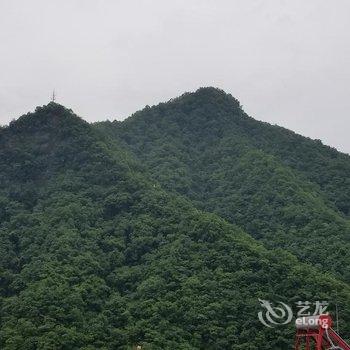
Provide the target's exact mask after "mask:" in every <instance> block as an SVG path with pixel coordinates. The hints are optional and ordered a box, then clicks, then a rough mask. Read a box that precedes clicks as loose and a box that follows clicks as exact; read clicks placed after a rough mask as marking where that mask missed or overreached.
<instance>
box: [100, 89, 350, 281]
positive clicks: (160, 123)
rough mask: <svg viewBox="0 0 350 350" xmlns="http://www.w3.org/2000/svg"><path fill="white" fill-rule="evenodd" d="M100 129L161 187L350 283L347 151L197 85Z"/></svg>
mask: <svg viewBox="0 0 350 350" xmlns="http://www.w3.org/2000/svg"><path fill="white" fill-rule="evenodd" d="M96 128H98V129H100V130H102V131H103V132H104V133H106V134H108V135H109V136H110V137H111V138H113V139H115V140H118V142H119V144H120V145H121V146H122V147H124V148H125V149H126V150H128V151H130V152H132V153H133V154H134V156H135V158H136V159H138V160H139V161H141V162H142V164H143V166H144V167H145V170H146V171H148V172H149V173H151V174H152V176H153V178H154V179H155V180H156V181H158V182H159V183H160V184H161V185H162V186H163V188H165V189H167V190H168V191H172V192H176V193H178V194H181V195H182V196H184V197H186V198H188V199H190V200H191V201H192V203H193V204H194V205H195V206H196V207H197V208H198V209H201V210H205V211H208V212H212V213H215V214H217V215H219V216H220V217H222V218H224V219H226V220H228V221H229V222H231V223H233V224H236V225H238V226H240V227H241V228H243V229H244V230H245V231H247V232H248V233H249V234H251V235H252V236H253V237H255V238H256V239H259V240H260V241H261V242H263V244H264V245H265V246H266V247H267V248H283V249H285V250H287V251H289V252H291V253H292V254H294V255H295V256H297V257H298V258H299V259H300V260H301V261H304V262H307V263H311V264H313V265H314V266H316V267H318V268H319V269H320V270H325V271H329V272H332V273H333V274H334V275H335V276H336V277H337V278H340V279H343V280H344V281H346V282H348V283H349V282H350V221H349V205H350V157H349V156H348V155H346V154H342V153H339V152H337V151H336V150H335V149H332V148H330V147H327V146H324V145H322V144H321V143H320V142H319V141H313V140H311V139H308V138H305V137H302V136H300V135H297V134H295V133H293V132H292V131H289V130H286V129H283V128H281V127H277V126H271V125H269V124H267V123H263V122H259V121H256V120H254V119H253V118H251V117H249V116H248V115H247V114H246V113H244V111H243V110H242V108H241V106H240V103H239V102H238V101H237V100H236V99H235V98H233V97H232V96H231V95H229V94H226V93H224V92H223V91H221V90H218V89H215V88H201V89H199V90H198V91H196V92H195V93H186V94H184V95H182V96H180V97H179V98H176V99H173V100H170V101H169V102H167V103H161V104H159V105H157V106H153V107H152V108H150V107H147V108H145V109H143V110H142V111H139V112H137V113H135V114H134V115H133V116H131V117H130V118H127V119H126V120H125V121H123V122H118V121H115V122H112V123H111V122H104V123H98V124H96Z"/></svg>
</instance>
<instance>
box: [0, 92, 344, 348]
mask: <svg viewBox="0 0 350 350" xmlns="http://www.w3.org/2000/svg"><path fill="white" fill-rule="evenodd" d="M202 94H203V96H202ZM208 94H209V95H208ZM210 96H212V97H214V96H217V97H215V98H218V102H220V103H219V106H218V105H217V104H216V103H215V104H213V103H212V101H211V97H210ZM209 97H210V98H209ZM207 99H208V103H206V102H205V101H207ZM188 101H190V103H188ZM225 101H226V102H227V104H224V103H223V102H225ZM221 102H222V103H221ZM201 105H202V106H201ZM233 105H235V106H236V109H237V111H238V110H240V107H239V104H238V102H237V101H235V100H233V99H232V98H231V97H229V96H227V95H225V94H223V93H222V92H220V91H216V90H212V89H209V90H207V89H202V90H200V91H199V92H198V93H197V94H188V95H185V96H183V97H182V98H180V99H177V100H174V101H172V102H170V103H169V104H164V105H160V106H158V107H154V108H147V109H146V110H145V111H142V112H139V113H137V114H136V115H135V116H134V117H132V118H130V119H129V120H127V121H126V122H124V123H113V124H112V123H109V124H107V125H99V126H95V127H93V126H92V125H89V124H88V123H86V122H84V121H83V120H82V119H80V118H79V117H77V116H76V115H74V114H73V113H72V111H70V110H68V109H66V108H64V107H63V106H60V105H58V104H56V103H50V104H48V105H47V106H44V107H40V108H37V109H36V111H35V112H34V113H29V114H27V115H24V116H22V117H20V118H19V119H18V120H16V121H14V122H12V123H11V124H10V125H9V126H8V127H5V128H2V129H1V130H0V349H5V350H18V349H31V350H34V349H35V350H36V349H38V350H44V349H45V350H46V349H50V350H51V349H65V350H71V349H132V348H133V346H135V345H136V344H140V345H142V349H145V350H146V349H155V350H158V349H159V350H160V349H162V350H163V349H234V350H238V349H242V350H243V349H251V350H258V349H259V350H271V349H272V350H281V349H290V348H292V343H293V331H294V327H293V325H292V324H291V325H289V326H285V327H279V328H273V329H270V328H267V327H265V326H263V325H262V324H261V323H260V322H259V320H258V318H257V313H258V311H260V305H259V302H258V298H261V299H266V300H271V301H276V302H277V301H284V302H286V303H288V304H291V305H293V304H294V303H295V302H297V301H300V300H311V301H315V300H329V301H330V302H334V301H337V302H338V304H339V306H340V308H341V313H340V324H341V326H342V332H343V333H344V334H350V287H349V284H348V283H347V282H345V281H347V280H348V277H349V276H347V275H346V273H347V271H348V270H347V268H348V264H345V262H346V261H347V260H346V259H348V255H347V251H346V244H348V243H347V239H348V236H347V232H348V231H347V229H348V221H347V219H346V217H345V213H344V211H343V212H341V210H343V208H344V205H342V206H340V205H339V203H336V202H335V201H334V200H333V199H332V198H333V197H332V196H333V195H334V193H335V192H336V191H337V190H338V187H337V186H336V185H335V184H334V183H333V182H332V181H333V180H332V179H331V178H328V179H327V180H325V183H326V182H327V181H328V182H327V186H326V187H325V185H322V186H321V184H320V183H317V182H315V181H313V180H312V178H311V175H310V177H308V169H303V170H302V171H303V173H301V170H298V167H299V166H300V164H299V165H298V164H295V166H294V165H293V166H291V165H286V164H284V163H283V161H282V160H281V159H282V158H283V154H282V153H281V154H280V155H278V154H270V153H268V151H267V150H263V149H262V145H261V146H259V147H260V149H257V146H256V145H252V143H251V142H250V141H249V137H248V136H249V135H242V134H241V133H240V132H239V130H237V132H234V131H233V130H234V128H233V126H232V125H233V124H232V125H231V124H230V123H231V122H230V121H229V120H230V118H231V115H234V116H235V115H236V114H235V113H232V111H231V108H232V106H233ZM181 106H182V107H181ZM215 106H216V107H215ZM220 106H222V108H223V109H224V110H225V109H227V114H225V113H224V112H223V111H222V110H221V109H220V108H221V107H220ZM218 107H220V108H218ZM216 108H218V110H219V111H220V112H218V113H219V115H220V116H222V118H223V120H226V119H227V122H225V123H221V119H218V118H217V115H216V114H215V116H214V115H212V114H210V113H207V112H208V109H209V111H210V110H211V111H212V112H214V111H215V110H216ZM198 109H199V110H202V112H201V113H198ZM180 110H182V112H180ZM194 111H197V112H194ZM196 115H197V117H198V120H196V118H195V116H196ZM204 115H206V118H203V116H204ZM214 117H215V118H214ZM237 118H242V116H238V115H237ZM218 121H220V125H221V126H219V123H218ZM230 125H231V126H230ZM106 126H107V127H106ZM98 129H100V130H98ZM101 130H102V131H103V132H101ZM107 131H108V132H107ZM111 136H112V137H111ZM166 140H167V141H166ZM310 142H311V141H310ZM235 143H236V146H234V144H235ZM254 147H255V148H254ZM266 147H267V146H266ZM315 147H316V146H315ZM320 152H321V151H320ZM327 152H328V151H327ZM327 152H325V153H327ZM329 152H330V153H332V152H335V151H329ZM321 153H322V152H321ZM332 154H333V153H332ZM335 154H336V155H337V157H339V159H336V161H337V162H339V164H340V166H339V167H340V170H339V171H340V173H341V171H345V172H346V169H347V168H346V166H347V165H346V162H347V158H346V156H343V155H338V154H337V153H336V152H335ZM279 157H281V158H279ZM325 157H326V156H325ZM341 157H344V164H343V162H341V161H340V159H341ZM219 164H220V167H219ZM339 176H340V175H339ZM320 177H322V176H320ZM344 186H345V185H344ZM345 187H346V186H345ZM325 188H326V189H325ZM344 192H345V190H344ZM226 205H228V207H226ZM262 205H264V206H265V207H264V208H260V206H262ZM255 210H256V212H255V213H254V211H255ZM288 210H289V211H288ZM253 213H254V214H253ZM253 217H254V219H256V222H253V220H251V218H253ZM310 218H311V219H310ZM245 220H247V221H245ZM250 221H252V222H250ZM234 223H235V224H234ZM288 223H289V224H288ZM237 224H238V225H240V226H241V227H239V226H238V225H237ZM242 228H246V229H247V231H249V233H247V232H245V231H244V230H243V229H242ZM326 228H327V230H326ZM313 230H320V235H325V233H326V231H327V232H328V235H327V237H324V240H323V238H320V236H318V239H317V240H316V237H317V232H314V231H313ZM322 230H323V231H322ZM332 230H333V231H332ZM332 235H333V236H334V237H336V238H337V244H338V245H337V246H336V248H337V249H338V251H337V252H335V253H333V255H332V256H331V257H335V258H334V259H332V260H329V261H328V263H329V265H330V266H329V267H327V266H326V263H325V261H321V259H322V258H320V261H319V264H320V265H322V266H323V267H324V268H325V269H328V270H330V271H332V273H333V275H332V274H331V273H324V272H323V271H320V266H316V267H314V266H310V265H308V264H303V263H301V262H300V261H299V260H298V259H297V258H296V257H295V256H293V255H292V254H291V253H289V252H287V251H285V250H282V249H280V248H279V247H284V248H286V249H287V250H290V251H293V252H294V253H297V255H298V256H299V257H300V258H303V260H305V261H312V262H314V263H315V261H314V260H315V256H314V255H313V254H311V253H313V249H315V250H318V251H320V242H321V241H322V242H323V245H324V250H325V251H327V252H329V247H327V245H328V244H332V241H331V240H329V236H332ZM253 236H254V237H256V238H259V239H261V241H260V242H259V241H257V240H256V239H255V238H254V237H253ZM293 237H295V240H294V239H293ZM269 240H270V241H271V243H270V244H268V241H269ZM288 240H289V242H292V243H291V245H292V246H291V247H288V245H287V241H288ZM302 240H304V241H305V240H306V241H307V244H305V247H304V248H303V247H301V246H300V242H301V241H302ZM263 244H264V245H266V246H265V247H264V245H263ZM266 247H267V248H268V249H267V248H266ZM297 247H298V249H297ZM333 247H334V245H333ZM308 249H309V250H310V256H306V255H307V254H306V253H307V250H308ZM341 249H344V252H345V253H343V252H342V251H341ZM299 250H300V252H299ZM303 254H304V255H305V256H303ZM331 257H330V258H331ZM337 265H339V271H342V273H343V274H342V275H340V274H339V275H338V274H337V268H338V267H337V268H336V266H337ZM340 269H341V270H340ZM338 277H339V278H338ZM341 279H343V281H342V280H341ZM332 310H333V311H334V303H333V304H331V306H330V311H332Z"/></svg>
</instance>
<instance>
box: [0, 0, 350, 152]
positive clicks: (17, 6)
mask: <svg viewBox="0 0 350 350" xmlns="http://www.w3.org/2000/svg"><path fill="white" fill-rule="evenodd" d="M349 84H350V1H349V0H333V1H331V0H327V1H325V0H242V1H240V0H211V1H208V0H75V1H74V0H56V1H53V0H30V1H28V0H0V123H1V124H7V123H8V122H9V121H10V120H11V119H13V118H17V117H18V116H20V115H21V114H24V113H26V112H27V111H30V110H33V109H34V108H35V106H37V105H43V104H46V103H47V102H48V101H49V99H50V95H51V93H52V90H53V89H54V88H55V90H56V92H57V102H59V103H61V104H63V105H65V106H67V107H69V108H72V109H73V110H74V111H75V112H76V113H77V114H79V115H80V116H82V117H83V118H84V119H86V120H88V121H96V120H104V119H107V118H109V119H124V118H125V117H127V116H129V115H130V114H131V113H133V112H135V111H136V110H138V109H141V108H143V107H144V106H145V105H147V104H148V105H153V104H156V103H158V102H161V101H166V100H168V99H170V98H172V97H175V96H178V95H180V94H182V93H183V92H185V91H193V90H196V89H197V88H198V87H200V86H216V87H220V88H222V89H224V90H225V91H227V92H229V93H231V94H232V95H233V96H235V97H236V98H238V99H239V100H240V101H241V103H242V105H243V107H244V109H245V110H246V112H248V113H249V114H250V115H251V116H253V117H254V118H256V119H259V120H264V121H268V122H271V123H273V124H279V125H281V126H285V127H287V128H289V129H292V130H294V131H296V132H298V133H301V134H303V135H305V136H309V137H312V138H317V139H321V140H322V141H323V142H324V143H326V144H329V145H332V146H334V147H336V148H338V149H339V150H342V151H344V152H347V153H350V137H349V129H350V118H349V112H350V95H349Z"/></svg>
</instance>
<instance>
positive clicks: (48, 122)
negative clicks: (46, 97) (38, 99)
mask: <svg viewBox="0 0 350 350" xmlns="http://www.w3.org/2000/svg"><path fill="white" fill-rule="evenodd" d="M77 122H78V123H80V124H86V122H85V121H83V120H82V119H81V118H80V117H78V116H77V115H76V114H74V112H73V111H72V110H71V109H68V108H66V107H65V106H63V105H61V104H59V103H56V102H53V101H51V102H49V103H48V104H47V105H43V106H38V107H36V108H35V111H34V112H29V113H27V114H24V115H22V116H21V117H19V118H18V119H16V120H14V121H12V122H11V123H10V124H9V126H8V130H11V131H12V132H16V133H22V132H28V131H34V130H38V129H41V128H45V129H47V128H58V127H60V126H62V125H66V124H75V123H77Z"/></svg>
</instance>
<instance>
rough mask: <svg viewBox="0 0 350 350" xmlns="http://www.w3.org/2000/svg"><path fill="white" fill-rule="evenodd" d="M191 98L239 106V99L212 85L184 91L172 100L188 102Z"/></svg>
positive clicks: (210, 102) (202, 102) (202, 101)
mask: <svg viewBox="0 0 350 350" xmlns="http://www.w3.org/2000/svg"><path fill="white" fill-rule="evenodd" d="M193 99H195V100H196V101H197V102H199V103H201V104H206V105H207V104H219V105H222V104H225V105H230V106H231V107H232V106H233V107H234V108H240V107H241V106H240V103H239V101H238V100H237V99H236V98H234V97H233V96H232V95H231V94H228V93H226V92H225V91H224V90H222V89H219V88H216V87H213V86H206V87H200V88H198V89H197V90H196V91H195V92H186V93H184V94H183V95H181V96H179V97H178V98H175V99H174V100H172V101H181V102H190V101H192V100H193Z"/></svg>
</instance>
